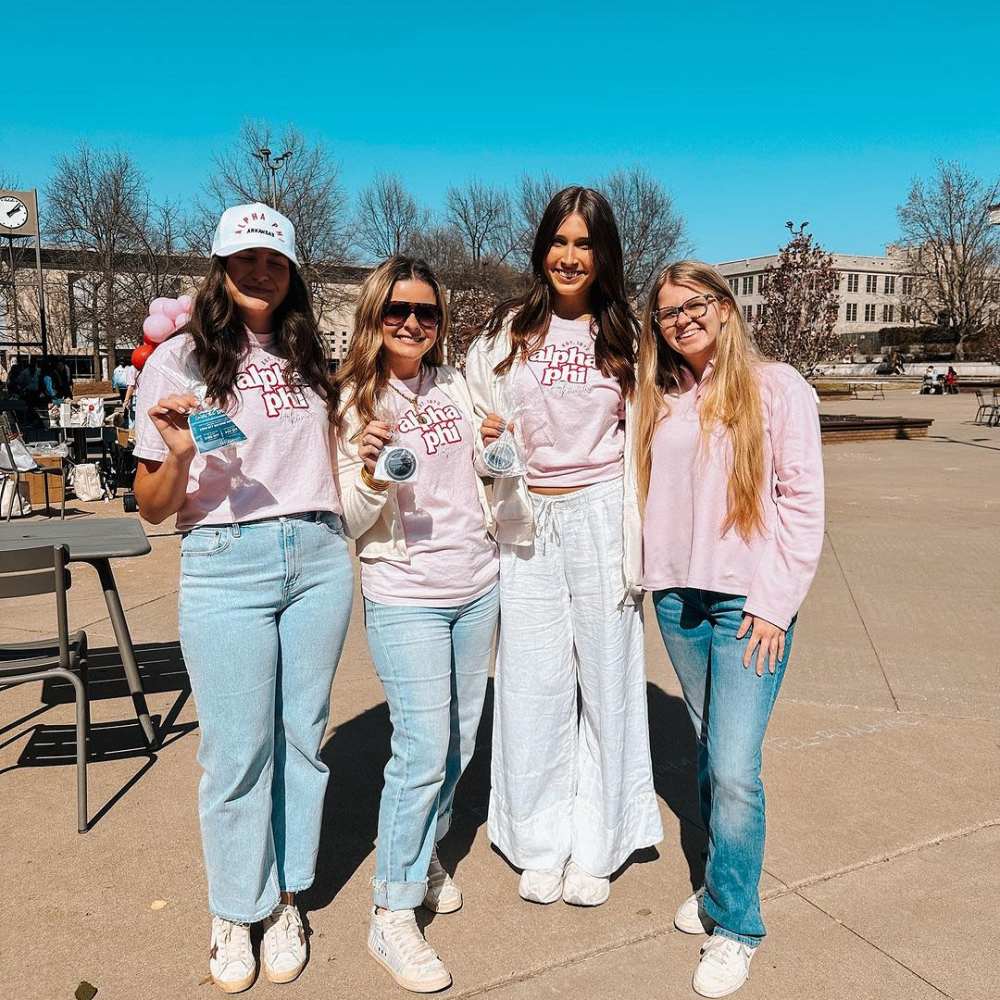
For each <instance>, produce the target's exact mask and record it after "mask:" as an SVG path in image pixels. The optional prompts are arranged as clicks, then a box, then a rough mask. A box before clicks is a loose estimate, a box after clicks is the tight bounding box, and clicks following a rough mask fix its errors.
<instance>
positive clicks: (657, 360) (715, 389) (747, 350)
mask: <svg viewBox="0 0 1000 1000" xmlns="http://www.w3.org/2000/svg"><path fill="white" fill-rule="evenodd" d="M667 283H669V284H671V285H686V286H689V287H693V288H694V289H695V291H696V292H705V293H709V294H711V295H713V296H714V297H715V299H716V302H717V304H718V305H719V307H720V311H722V310H721V307H722V306H723V304H725V305H726V306H728V313H729V315H728V316H727V318H726V321H725V322H724V323H723V324H722V329H721V330H720V331H719V337H718V341H717V343H716V353H715V359H714V370H713V372H712V377H711V379H710V381H709V383H708V385H707V386H706V390H705V396H704V399H703V402H702V404H701V407H700V410H699V419H700V422H701V431H702V441H703V442H704V441H705V440H706V438H707V436H708V435H709V434H710V433H711V431H712V429H713V428H714V427H716V426H720V427H723V428H725V431H726V433H727V434H728V436H729V441H730V444H731V446H732V454H733V464H732V468H731V469H730V472H729V489H728V495H727V498H726V499H727V509H726V518H725V520H724V521H723V523H722V527H721V533H722V534H725V533H726V532H727V531H729V530H730V529H731V528H735V529H736V531H737V532H738V533H739V534H740V536H741V537H742V538H743V539H744V540H745V541H749V540H750V538H751V537H752V536H753V535H754V533H755V532H760V531H763V528H764V515H763V511H762V509H761V501H760V490H761V485H762V484H763V482H764V418H763V412H762V410H761V402H760V394H759V392H758V391H757V383H756V380H755V378H754V371H753V369H754V367H755V366H756V365H758V364H759V363H760V361H761V359H760V356H759V355H758V354H757V350H756V348H755V347H754V344H753V340H752V339H751V337H750V334H749V332H748V331H747V328H746V325H745V324H744V322H743V317H742V316H741V315H740V308H739V306H738V305H737V303H736V299H735V298H733V293H732V290H731V289H730V287H729V284H728V283H727V282H726V279H725V278H724V277H723V276H722V275H721V274H720V273H719V272H718V271H717V270H716V269H715V268H714V267H711V266H710V265H709V264H703V263H701V262H700V261H695V260H682V261H678V262H677V263H675V264H670V265H668V266H667V267H665V268H664V269H663V270H662V271H661V272H660V274H659V276H658V277H657V279H656V281H655V282H654V283H653V286H652V288H651V289H650V291H649V298H648V299H647V301H646V308H645V310H644V312H643V316H642V332H641V333H640V336H639V390H638V395H637V403H636V410H637V415H636V432H635V435H634V447H635V457H636V470H637V475H638V484H639V498H640V503H642V504H643V505H644V504H645V503H646V497H647V496H648V495H649V478H650V470H651V465H652V448H653V435H654V434H655V432H656V427H657V424H658V423H659V422H660V421H661V420H665V419H667V417H669V415H670V406H669V403H668V402H667V401H666V400H665V399H664V396H665V395H667V394H669V393H671V392H674V391H677V390H678V389H679V388H680V387H681V385H682V382H683V370H684V368H685V367H686V366H685V363H684V360H683V358H682V357H681V355H680V354H678V353H677V352H676V351H674V350H673V348H671V347H670V346H669V345H668V344H667V342H666V341H665V340H664V338H663V337H662V336H661V335H660V330H659V325H658V324H657V322H656V320H655V315H656V309H657V300H658V297H659V294H660V289H661V288H662V287H663V286H664V285H665V284H667Z"/></svg>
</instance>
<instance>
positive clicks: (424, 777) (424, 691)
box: [365, 587, 500, 910]
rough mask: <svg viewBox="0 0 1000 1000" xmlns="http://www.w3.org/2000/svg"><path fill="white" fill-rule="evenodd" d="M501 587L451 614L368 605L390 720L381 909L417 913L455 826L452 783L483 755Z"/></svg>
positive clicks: (379, 869) (379, 872)
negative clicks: (434, 856)
mask: <svg viewBox="0 0 1000 1000" xmlns="http://www.w3.org/2000/svg"><path fill="white" fill-rule="evenodd" d="M499 606H500V598H499V589H498V588H497V587H494V588H493V589H492V590H490V591H489V592H488V593H486V594H484V595H483V596H482V597H480V598H477V599H476V600H475V601H470V602H469V603H468V604H463V605H460V606H459V607H454V608H427V607H413V606H411V605H401V604H377V603H375V602H374V601H369V600H368V599H367V598H366V599H365V623H366V628H367V630H368V645H369V647H370V648H371V653H372V659H373V660H374V661H375V669H376V671H377V672H378V676H379V679H380V680H381V681H382V686H383V687H384V689H385V698H386V701H387V702H388V703H389V718H390V720H391V721H392V756H391V757H390V758H389V763H388V764H386V766H385V784H384V785H383V787H382V801H381V803H380V805H379V813H378V843H377V845H376V848H375V883H374V884H375V893H374V896H375V905H376V906H381V907H384V908H385V909H388V910H412V909H413V908H414V907H416V906H419V905H420V904H421V903H422V902H423V899H424V896H425V894H426V892H427V868H428V865H429V864H430V859H431V850H432V848H433V847H434V844H435V843H437V841H439V840H440V839H441V838H442V837H443V836H444V835H445V834H446V833H447V832H448V828H449V826H450V825H451V807H452V803H453V802H454V799H455V786H456V785H457V784H458V779H459V778H460V777H461V776H462V772H463V771H464V770H465V768H466V765H467V764H468V763H469V761H470V760H471V759H472V754H473V751H474V750H475V748H476V730H477V729H478V728H479V718H480V716H481V715H482V712H483V699H484V698H485V697H486V678H487V675H488V674H489V667H490V651H491V649H492V646H493V633H494V630H495V629H496V623H497V611H498V608H499Z"/></svg>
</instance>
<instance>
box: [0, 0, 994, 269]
mask: <svg viewBox="0 0 1000 1000" xmlns="http://www.w3.org/2000/svg"><path fill="white" fill-rule="evenodd" d="M5 6H6V7H7V8H8V9H7V11H5V12H4V13H3V14H2V15H0V24H3V32H2V35H3V38H4V39H5V43H4V44H5V50H6V58H5V60H4V68H5V72H4V83H3V88H2V91H0V93H2V94H3V100H2V102H0V104H2V107H3V111H2V114H0V175H2V174H13V175H15V176H16V177H17V178H19V180H20V182H21V183H22V184H24V185H26V186H38V187H40V188H44V186H45V184H46V183H47V181H48V178H49V176H50V175H51V172H52V169H53V165H54V161H55V159H56V157H57V156H58V155H59V154H61V153H64V152H67V151H70V150H72V148H73V147H74V146H75V145H76V144H77V143H78V142H80V141H82V140H85V141H87V142H89V143H90V144H92V145H94V146H105V145H107V146H116V147H119V148H121V149H124V150H127V151H128V152H130V153H131V154H132V155H133V156H134V158H135V160H136V161H137V163H138V164H139V165H140V167H141V168H142V169H143V170H144V172H145V173H146V175H147V177H148V179H149V182H150V185H151V187H152V190H153V192H154V194H155V195H156V196H157V197H160V198H166V197H169V198H171V199H175V200H180V201H182V202H183V201H185V200H188V199H190V198H191V197H192V196H193V195H194V194H195V193H196V192H197V191H198V189H199V188H200V186H201V184H202V183H203V181H204V179H205V177H206V175H207V173H208V172H209V170H210V168H211V155H212V153H213V152H215V151H219V150H222V149H224V148H225V147H226V146H228V145H230V144H231V143H232V142H233V141H234V140H235V138H236V135H237V134H238V132H239V128H240V124H241V122H242V121H243V120H244V119H246V118H255V119H262V120H266V121H269V122H271V123H273V124H274V125H276V126H279V127H280V126H281V125H283V124H286V123H292V124H294V125H296V126H297V127H298V128H299V129H300V130H301V131H303V132H304V133H305V134H306V136H307V137H308V138H310V139H314V140H321V141H323V142H324V143H325V144H326V145H327V146H328V148H329V149H330V150H331V151H332V153H333V154H334V156H335V157H336V158H337V159H338V160H339V162H340V164H341V169H342V178H343V181H344V184H345V186H346V188H347V190H348V192H349V193H350V194H352V195H353V194H355V193H356V192H357V191H358V190H359V189H360V188H361V187H363V186H364V185H365V184H366V183H367V182H368V181H369V180H370V179H371V177H372V176H373V174H374V173H375V172H376V171H377V170H386V171H391V172H395V173H398V174H399V175H400V176H402V178H403V179H404V181H405V182H406V184H407V185H408V187H409V188H410V189H411V191H412V192H413V193H414V194H415V195H416V196H417V197H418V198H419V199H420V200H421V201H423V202H424V203H426V204H428V205H429V206H430V207H432V208H434V207H438V206H439V205H440V204H441V203H442V201H443V196H444V192H445V190H446V189H447V187H448V186H449V184H452V183H461V182H463V181H465V180H467V179H469V178H471V177H473V176H475V177H479V178H481V179H483V180H486V181H489V182H491V183H501V184H510V183H513V182H514V181H515V180H516V179H517V177H518V176H519V175H520V173H521V172H522V171H528V172H541V171H542V170H548V171H549V172H551V173H553V174H555V175H556V176H558V177H559V178H560V179H563V180H565V181H567V182H575V181H580V182H583V183H587V182H590V181H594V180H596V179H597V178H599V177H600V176H601V175H602V174H605V173H607V172H608V171H609V170H611V169H613V168H615V167H618V166H631V165H633V164H639V165H641V166H643V167H645V168H646V169H647V170H649V171H650V172H651V173H653V174H654V175H655V176H656V177H658V178H659V179H660V180H661V181H662V182H663V183H664V185H665V186H666V187H667V188H668V189H669V190H670V192H671V193H672V195H673V197H674V199H675V201H676V203H677V206H678V208H679V209H680V211H681V212H682V214H683V215H684V216H685V218H686V220H687V226H688V235H689V238H690V240H691V242H692V244H693V247H694V250H695V252H696V254H698V255H699V256H702V257H704V258H706V259H708V260H712V261H720V260H728V259H733V258H737V257H744V256H752V255H754V254H759V253H766V252H770V251H771V250H772V249H773V248H774V247H776V246H777V245H778V244H779V243H780V242H782V241H783V237H784V235H785V230H784V229H783V223H784V221H785V219H796V220H801V219H809V220H810V221H811V224H812V226H811V228H812V230H813V231H814V232H815V233H816V235H817V237H818V238H819V239H820V240H821V242H822V243H823V244H824V245H826V246H827V247H828V248H829V249H831V250H836V251H840V252H845V253H880V252H881V251H882V248H883V247H884V244H885V243H887V242H890V241H892V240H893V238H894V237H895V235H896V221H895V208H896V205H897V204H898V203H899V202H900V201H901V200H902V198H903V197H904V196H905V193H906V190H907V188H908V186H909V182H910V180H911V179H912V178H913V177H914V176H917V175H927V174H929V173H930V172H931V171H932V170H933V168H934V163H935V161H936V160H937V159H939V158H948V159H957V160H959V161H960V162H962V163H964V164H965V165H967V166H968V167H970V168H971V169H972V170H974V171H975V172H977V173H978V174H979V175H980V176H983V177H993V176H996V175H998V174H1000V72H998V71H997V64H998V63H1000V13H998V9H1000V8H998V5H997V4H996V3H987V2H971V0H955V2H952V3H940V2H936V3H927V2H923V0H914V2H911V3H907V4H894V3H883V4H874V3H856V2H854V0H846V2H844V3H840V4H836V3H835V4H821V5H820V4H808V3H801V2H800V3H786V2H784V0H776V2H773V3H769V4H762V5H757V4H753V3H749V2H745V3H729V2H728V0H723V2H717V3H714V4H711V5H708V4H701V5H698V4H693V3H685V4H670V3H663V2H661V3H628V2H619V3H609V2H605V3H591V2H588V0H581V2H574V3H565V4H547V3H546V4H542V3H528V4H525V3H508V4H505V5H490V6H485V5H483V6H480V7H476V6H474V5H470V4H468V3H440V4H427V5H420V4H414V3H412V2H411V3H406V4H401V3H399V4H398V3H395V2H384V3H380V4H371V3H369V4H358V3H354V4H343V5H342V4H339V3H331V2H326V3H313V2H309V3H284V4H278V3H258V2H256V0H247V2H244V3H241V4H225V3H216V4H210V3H205V2H201V3H193V2H190V0H178V2H175V3H172V4H155V3H149V4H141V5H140V4H135V3H129V4H125V3H101V2H95V3H91V4H83V3H79V2H74V3H65V2H63V0H56V2H50V3H46V4H45V5H43V6H42V8H41V9H42V10H44V21H43V20H41V19H40V18H39V17H37V16H36V15H34V14H33V13H31V7H32V6H33V5H30V4H10V5H5ZM11 7H12V8H13V10H11V9H10V8H11ZM36 69H37V70H38V74H37V77H36V74H35V70H36Z"/></svg>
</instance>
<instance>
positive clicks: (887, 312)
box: [882, 306, 894, 323]
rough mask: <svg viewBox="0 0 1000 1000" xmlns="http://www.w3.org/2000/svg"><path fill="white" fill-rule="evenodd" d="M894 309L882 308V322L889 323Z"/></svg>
mask: <svg viewBox="0 0 1000 1000" xmlns="http://www.w3.org/2000/svg"><path fill="white" fill-rule="evenodd" d="M893 312H894V309H893V307H892V306H882V322H883V323H891V322H892V314H893Z"/></svg>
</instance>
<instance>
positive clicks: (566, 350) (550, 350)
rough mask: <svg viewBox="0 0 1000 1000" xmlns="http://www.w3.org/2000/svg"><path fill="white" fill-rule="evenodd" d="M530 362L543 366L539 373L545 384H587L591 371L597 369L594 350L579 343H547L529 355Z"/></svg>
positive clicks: (541, 380)
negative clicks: (587, 348)
mask: <svg viewBox="0 0 1000 1000" xmlns="http://www.w3.org/2000/svg"><path fill="white" fill-rule="evenodd" d="M528 363H529V364H535V365H542V366H543V367H542V369H541V374H540V375H539V382H540V383H541V384H542V385H543V386H546V385H554V384H555V383H557V382H566V383H570V384H573V385H586V383H587V379H588V378H589V376H590V373H591V372H592V371H596V370H597V366H596V365H595V363H594V353H593V351H588V350H586V348H584V347H581V346H580V345H578V344H566V343H563V344H546V345H545V346H544V347H541V348H539V349H538V350H537V351H533V352H532V353H531V354H530V355H529V356H528Z"/></svg>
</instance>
